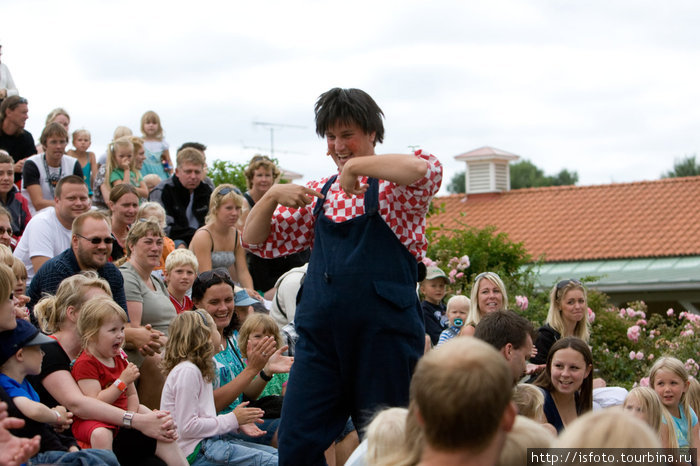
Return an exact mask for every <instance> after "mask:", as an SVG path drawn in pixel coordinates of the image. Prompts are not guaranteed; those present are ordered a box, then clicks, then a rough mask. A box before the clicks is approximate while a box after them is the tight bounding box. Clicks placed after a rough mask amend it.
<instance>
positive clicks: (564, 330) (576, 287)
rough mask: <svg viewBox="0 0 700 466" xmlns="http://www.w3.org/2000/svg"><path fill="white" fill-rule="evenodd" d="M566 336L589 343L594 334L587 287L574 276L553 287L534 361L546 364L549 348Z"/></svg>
mask: <svg viewBox="0 0 700 466" xmlns="http://www.w3.org/2000/svg"><path fill="white" fill-rule="evenodd" d="M562 337H578V338H580V339H581V340H583V341H585V342H588V339H589V337H590V324H589V323H588V304H587V298H586V289H585V288H584V287H583V285H582V284H581V282H580V281H578V280H574V279H573V278H570V279H567V280H562V281H560V282H559V283H557V284H556V285H554V287H553V288H552V291H551V292H550V294H549V312H548V313H547V319H546V320H545V324H544V325H543V326H542V327H540V328H539V329H538V330H537V338H536V339H535V347H536V348H537V355H536V356H535V357H534V358H532V359H531V360H530V361H531V362H532V363H533V364H538V365H540V364H544V363H546V362H547V355H548V354H549V349H550V348H551V347H552V345H553V344H554V342H555V341H557V340H559V339H560V338H562Z"/></svg>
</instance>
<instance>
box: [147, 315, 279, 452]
mask: <svg viewBox="0 0 700 466" xmlns="http://www.w3.org/2000/svg"><path fill="white" fill-rule="evenodd" d="M168 333H169V334H170V338H169V340H168V343H167V345H166V346H165V353H164V355H163V371H164V372H165V374H167V378H166V380H165V385H164V387H163V396H162V397H161V404H160V407H161V409H162V410H165V411H169V412H170V413H172V415H173V418H174V420H175V423H176V424H177V426H178V431H179V438H178V439H177V444H178V445H179V446H180V448H181V449H182V451H183V452H184V454H185V455H187V460H188V462H189V463H190V464H191V465H194V466H203V465H215V464H239V465H247V464H261V465H263V464H277V453H276V450H275V449H274V448H267V447H265V446H262V445H256V446H255V447H250V446H249V444H247V443H246V442H241V441H235V442H234V441H230V440H229V439H228V438H227V436H226V435H227V434H229V433H231V432H236V431H241V432H244V433H246V434H248V435H251V436H255V437H257V436H260V435H262V433H263V431H261V430H260V429H259V428H258V427H257V426H256V425H255V423H256V422H258V421H259V419H260V418H262V415H263V412H262V410H261V409H258V408H247V407H246V405H247V403H241V404H240V405H238V406H237V407H236V409H234V410H233V411H232V412H230V413H228V414H222V415H220V416H217V414H216V408H215V406H214V389H213V386H212V381H213V380H214V378H215V376H216V369H215V367H214V353H215V352H216V350H215V348H219V346H220V345H221V340H220V336H219V332H218V331H217V328H216V325H215V323H214V320H213V319H212V317H211V316H210V315H209V313H208V312H206V311H203V310H195V311H185V312H183V313H182V314H178V315H177V317H175V319H174V320H173V321H172V323H171V324H170V328H169V331H168Z"/></svg>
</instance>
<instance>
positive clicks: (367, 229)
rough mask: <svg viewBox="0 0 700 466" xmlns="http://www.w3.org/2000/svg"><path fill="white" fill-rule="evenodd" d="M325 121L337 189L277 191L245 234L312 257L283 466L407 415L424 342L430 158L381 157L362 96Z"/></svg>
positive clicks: (376, 120)
mask: <svg viewBox="0 0 700 466" xmlns="http://www.w3.org/2000/svg"><path fill="white" fill-rule="evenodd" d="M315 111H316V133H317V134H318V135H319V136H321V137H325V138H326V144H327V148H328V155H329V156H330V157H331V158H332V159H333V162H334V163H335V165H336V166H337V168H338V172H339V173H338V175H337V177H335V176H333V177H328V178H325V179H323V180H320V181H317V182H311V183H309V184H307V185H306V186H305V187H304V186H300V185H295V184H277V185H273V186H272V187H271V188H270V189H269V190H268V191H267V192H266V193H265V194H264V195H263V197H262V198H261V199H260V200H259V201H258V202H256V204H255V206H254V207H253V209H252V210H251V211H250V213H249V214H248V218H247V220H246V225H245V230H244V233H243V240H244V241H245V242H246V243H248V244H247V246H248V247H249V249H250V250H251V251H252V252H253V253H255V254H258V255H260V256H262V257H276V256H277V255H285V254H290V253H294V252H298V251H301V250H303V249H305V248H308V247H312V249H311V259H310V261H309V267H308V271H307V274H306V278H305V280H304V289H303V291H302V295H301V301H300V303H299V306H298V307H297V310H296V314H295V324H296V330H297V332H298V334H299V341H298V343H297V346H296V352H295V355H294V356H295V360H294V365H293V367H292V371H291V373H290V378H289V383H288V387H287V393H286V395H285V402H284V406H283V411H282V423H281V424H280V430H279V452H280V464H290V465H291V464H307V465H311V464H325V461H324V457H323V451H324V450H325V449H326V448H327V447H328V446H329V445H330V444H331V443H332V442H333V440H334V439H335V438H336V437H337V436H338V434H340V432H341V431H342V429H343V427H344V426H345V423H346V421H347V417H348V415H352V418H353V422H354V423H355V425H356V426H357V427H358V428H360V427H363V426H365V425H366V424H367V421H368V420H369V417H370V416H371V415H372V413H375V412H376V411H377V410H378V409H379V408H380V407H382V406H405V405H407V404H408V388H409V383H410V379H411V374H412V373H413V368H414V367H415V365H416V362H417V361H418V358H419V357H420V356H421V354H422V353H423V348H424V342H425V339H424V335H425V326H424V324H423V314H422V311H421V308H420V303H419V302H418V297H417V295H416V284H417V281H418V270H417V269H418V267H417V263H418V261H419V260H421V259H422V258H423V256H424V255H425V250H426V245H427V244H426V239H425V214H426V213H427V211H428V206H429V204H430V201H431V199H432V197H433V195H434V194H435V193H436V192H437V191H438V189H439V188H440V183H441V181H442V166H441V165H440V162H439V161H438V160H437V158H435V157H434V156H432V155H430V154H428V153H425V152H423V151H420V150H419V151H417V152H416V153H415V154H412V155H403V154H387V155H375V145H376V143H378V142H379V143H381V142H382V140H383V138H384V125H383V122H382V117H383V113H382V110H381V109H380V108H379V106H378V105H377V104H376V103H375V102H374V100H373V99H372V97H370V96H369V95H368V94H367V93H365V92H364V91H361V90H359V89H340V88H335V89H331V90H330V91H328V92H326V93H324V94H322V95H321V96H320V97H319V99H318V101H317V102H316V108H315Z"/></svg>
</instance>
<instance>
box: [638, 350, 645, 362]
mask: <svg viewBox="0 0 700 466" xmlns="http://www.w3.org/2000/svg"><path fill="white" fill-rule="evenodd" d="M636 357H637V360H638V361H641V360H642V359H644V353H642V352H641V351H637V354H636Z"/></svg>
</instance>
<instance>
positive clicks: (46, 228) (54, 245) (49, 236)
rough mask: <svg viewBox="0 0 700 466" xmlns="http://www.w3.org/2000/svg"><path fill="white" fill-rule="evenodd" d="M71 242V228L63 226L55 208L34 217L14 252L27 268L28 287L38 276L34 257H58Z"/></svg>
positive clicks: (49, 208) (42, 211) (47, 209)
mask: <svg viewBox="0 0 700 466" xmlns="http://www.w3.org/2000/svg"><path fill="white" fill-rule="evenodd" d="M70 240H71V231H70V228H66V227H64V226H63V225H61V222H59V221H58V217H56V211H55V209H54V208H53V207H47V208H45V209H43V210H41V211H40V212H39V213H38V214H36V215H35V216H34V217H32V219H31V220H30V221H29V223H27V228H25V230H24V234H23V235H22V238H21V239H20V240H19V243H17V247H16V248H15V252H14V256H15V257H17V258H18V259H19V260H21V261H22V262H24V266H25V267H27V286H29V284H30V283H31V281H32V277H34V275H35V274H36V271H35V270H34V267H33V266H32V260H31V259H32V257H36V256H46V257H48V258H51V257H56V256H57V255H59V254H60V253H62V252H63V251H65V250H66V249H68V248H69V247H70Z"/></svg>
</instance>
